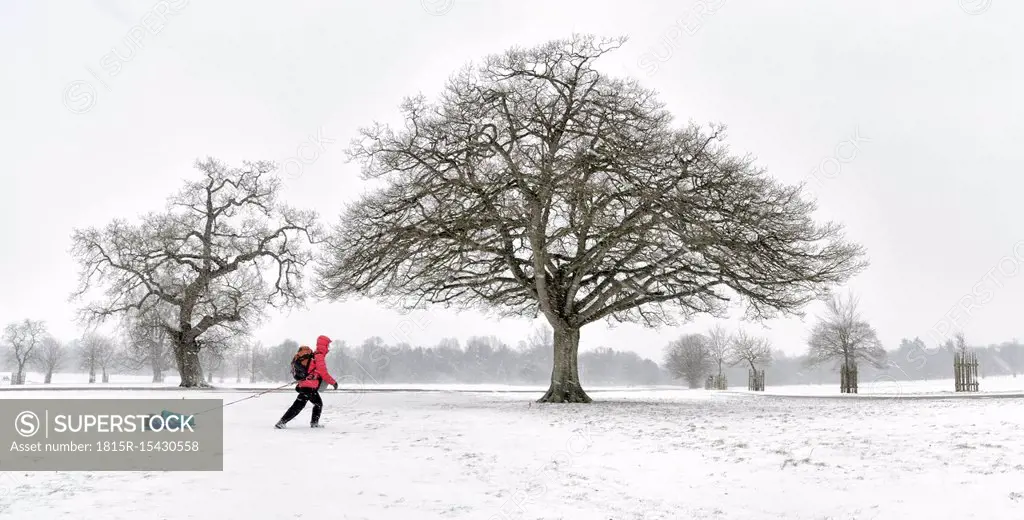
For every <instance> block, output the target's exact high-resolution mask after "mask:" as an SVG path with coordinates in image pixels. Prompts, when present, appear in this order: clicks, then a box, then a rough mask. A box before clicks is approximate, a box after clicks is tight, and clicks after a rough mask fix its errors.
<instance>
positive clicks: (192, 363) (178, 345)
mask: <svg viewBox="0 0 1024 520" xmlns="http://www.w3.org/2000/svg"><path fill="white" fill-rule="evenodd" d="M174 360H175V362H177V364H178V374H179V375H180V376H181V384H179V385H178V386H180V387H182V388H209V387H210V385H209V384H208V383H207V382H206V380H205V379H204V378H203V367H202V365H200V364H199V345H197V344H196V342H195V341H192V342H191V343H189V344H185V343H183V342H181V340H179V339H175V341H174Z"/></svg>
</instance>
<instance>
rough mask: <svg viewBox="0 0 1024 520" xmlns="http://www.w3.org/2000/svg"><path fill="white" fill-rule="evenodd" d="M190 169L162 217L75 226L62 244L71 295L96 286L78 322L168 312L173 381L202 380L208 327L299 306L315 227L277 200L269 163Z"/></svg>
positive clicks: (206, 164) (243, 322) (210, 163)
mask: <svg viewBox="0 0 1024 520" xmlns="http://www.w3.org/2000/svg"><path fill="white" fill-rule="evenodd" d="M196 168H197V169H198V170H199V171H200V172H201V173H202V178H201V179H200V180H196V181H191V182H187V183H186V184H185V186H184V188H183V189H182V190H181V191H179V192H178V193H177V194H175V195H173V196H172V197H170V199H169V200H168V205H167V209H166V211H164V212H163V213H150V214H148V215H146V216H145V217H143V219H142V222H141V223H139V224H137V225H131V224H129V223H127V222H125V221H123V220H115V221H114V222H112V223H110V224H109V225H108V226H107V227H106V228H105V229H95V228H89V229H80V230H76V231H75V233H74V236H73V244H74V246H73V250H72V252H73V255H74V257H75V258H76V259H77V261H78V263H79V264H80V265H81V268H82V270H81V273H80V275H79V278H80V287H79V290H78V291H77V292H76V293H75V294H74V297H75V298H76V299H82V298H84V297H85V295H86V293H87V292H89V291H90V289H91V288H92V287H93V286H96V285H102V286H104V287H105V288H106V297H105V298H104V299H102V300H100V301H98V302H93V303H92V304H89V305H87V306H86V307H85V308H83V309H82V314H83V318H84V319H86V320H89V321H103V320H105V319H107V318H108V317H111V316H115V315H123V314H124V313H128V312H132V311H137V312H140V313H142V314H146V313H149V312H152V311H153V310H154V309H159V310H160V312H169V313H171V315H172V318H173V321H171V322H170V323H167V324H166V327H165V328H166V330H167V333H168V335H169V336H170V339H171V342H172V344H173V346H174V356H175V361H176V364H177V367H178V372H179V374H180V375H181V386H183V387H198V386H207V385H206V382H205V381H204V379H203V374H202V367H201V364H200V362H199V350H200V344H201V342H200V339H201V337H202V336H203V334H205V333H207V331H209V330H211V328H213V327H218V326H224V325H228V324H232V325H234V326H236V327H242V328H244V327H245V326H248V325H251V324H253V323H255V320H256V319H258V318H259V317H260V316H261V315H262V313H263V311H264V310H265V308H266V307H267V306H268V305H269V306H274V307H289V306H294V305H299V304H301V303H302V301H303V300H304V291H303V283H302V271H303V268H304V266H305V265H306V264H307V262H309V261H310V260H311V259H312V253H311V251H309V250H308V249H307V248H305V247H304V245H303V241H302V239H303V237H304V238H305V239H306V241H307V242H311V243H312V242H316V241H317V238H316V237H317V235H318V232H319V231H318V227H317V226H318V224H317V222H316V221H317V217H316V213H314V212H309V211H298V210H295V209H292V208H290V207H288V206H287V205H285V204H283V203H281V202H280V201H279V200H278V198H279V194H280V190H281V181H280V179H278V178H276V177H274V176H273V175H272V173H271V172H272V171H273V170H274V169H275V167H274V165H273V164H272V163H269V162H263V161H261V162H257V163H249V162H246V163H244V166H243V167H241V168H229V167H228V166H226V165H224V164H222V163H221V162H219V161H216V160H214V159H212V158H210V159H207V160H205V161H197V162H196Z"/></svg>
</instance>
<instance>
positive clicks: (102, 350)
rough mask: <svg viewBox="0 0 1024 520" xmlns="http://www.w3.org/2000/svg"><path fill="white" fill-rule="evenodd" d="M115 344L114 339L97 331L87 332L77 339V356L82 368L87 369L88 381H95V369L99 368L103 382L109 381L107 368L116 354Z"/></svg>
mask: <svg viewBox="0 0 1024 520" xmlns="http://www.w3.org/2000/svg"><path fill="white" fill-rule="evenodd" d="M117 350H118V349H117V345H116V344H115V343H114V340H113V339H111V338H110V337H108V336H105V335H103V334H99V333H97V332H88V333H86V334H85V335H83V336H82V339H81V341H79V353H78V357H79V360H80V361H81V363H82V365H81V366H82V369H83V370H88V371H89V382H90V383H95V382H96V371H97V370H101V371H102V375H103V382H104V383H108V382H110V374H109V373H108V372H107V369H108V368H109V367H110V366H111V365H112V364H113V363H112V362H113V360H114V357H115V356H116V354H117Z"/></svg>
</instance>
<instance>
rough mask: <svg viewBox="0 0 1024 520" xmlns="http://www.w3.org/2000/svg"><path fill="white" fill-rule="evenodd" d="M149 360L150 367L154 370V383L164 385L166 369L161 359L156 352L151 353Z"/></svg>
mask: <svg viewBox="0 0 1024 520" xmlns="http://www.w3.org/2000/svg"><path fill="white" fill-rule="evenodd" d="M149 357H150V360H149V366H150V367H151V368H152V369H153V382H154V383H163V382H164V367H163V366H162V363H161V359H160V358H161V357H162V356H159V355H157V353H156V352H151V353H150V355H149Z"/></svg>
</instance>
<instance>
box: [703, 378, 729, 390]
mask: <svg viewBox="0 0 1024 520" xmlns="http://www.w3.org/2000/svg"><path fill="white" fill-rule="evenodd" d="M704 389H705V390H728V389H729V380H728V379H727V378H726V377H725V374H722V375H721V376H716V375H710V376H708V378H707V380H706V381H704Z"/></svg>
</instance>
